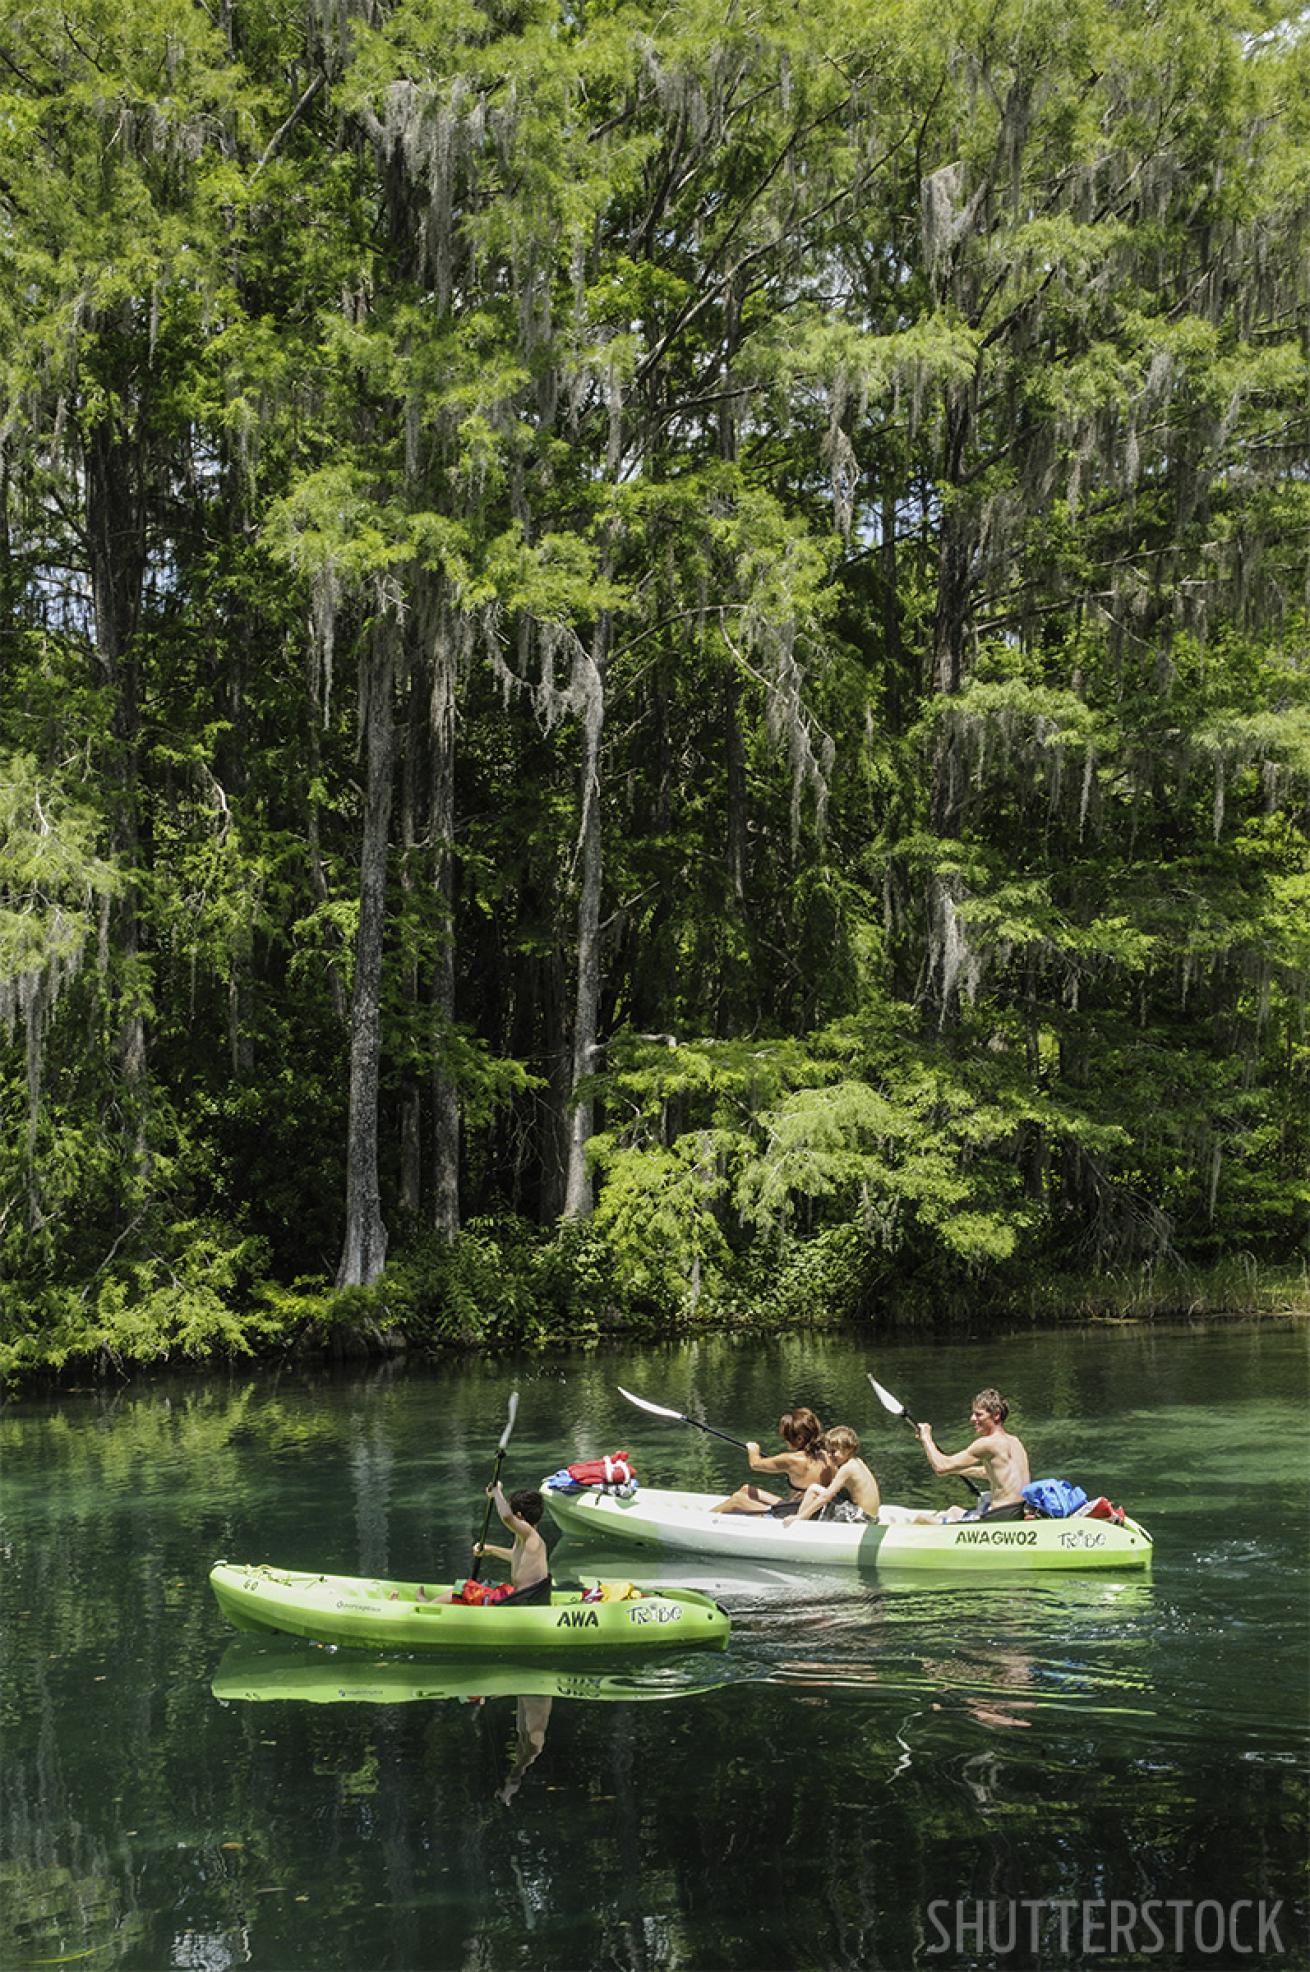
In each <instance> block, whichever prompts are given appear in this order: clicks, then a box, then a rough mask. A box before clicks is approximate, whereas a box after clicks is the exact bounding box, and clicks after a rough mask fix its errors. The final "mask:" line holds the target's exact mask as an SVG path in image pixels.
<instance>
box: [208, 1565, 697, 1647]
mask: <svg viewBox="0 0 1310 1972" xmlns="http://www.w3.org/2000/svg"><path fill="white" fill-rule="evenodd" d="M209 1582H210V1586H211V1588H212V1589H213V1591H214V1594H215V1595H216V1596H217V1598H218V1606H219V1608H220V1609H221V1610H222V1611H223V1614H224V1615H225V1616H226V1617H227V1619H228V1621H229V1622H230V1623H232V1624H234V1625H235V1626H236V1628H237V1629H239V1630H275V1631H282V1632H285V1633H286V1634H287V1635H289V1636H300V1637H308V1638H309V1639H310V1640H311V1641H312V1642H314V1643H345V1644H353V1645H356V1646H359V1647H362V1648H365V1649H373V1650H377V1649H384V1650H425V1651H426V1650H442V1651H450V1652H451V1653H463V1654H465V1655H470V1656H471V1655H473V1654H474V1653H476V1652H479V1651H488V1652H491V1653H493V1654H494V1653H503V1652H506V1651H525V1652H531V1653H533V1654H536V1653H538V1652H550V1653H552V1654H553V1653H554V1652H556V1651H570V1652H577V1651H586V1650H624V1651H628V1650H685V1649H689V1648H690V1647H691V1646H693V1645H696V1644H700V1645H708V1646H710V1647H711V1648H713V1649H716V1650H721V1649H723V1647H724V1646H725V1644H726V1643H727V1641H728V1627H729V1626H728V1617H727V1613H726V1611H724V1610H722V1609H720V1607H719V1605H718V1603H717V1602H715V1601H714V1599H713V1598H712V1597H711V1596H708V1595H701V1594H699V1593H698V1592H697V1590H695V1589H660V1590H658V1591H644V1590H643V1591H637V1590H634V1591H633V1593H632V1596H631V1598H630V1599H628V1600H624V1601H607V1602H584V1601H583V1599H582V1591H581V1590H580V1589H572V1590H569V1589H558V1590H556V1592H555V1593H554V1594H553V1595H552V1597H551V1599H550V1601H549V1602H537V1603H532V1602H525V1603H502V1604H500V1605H492V1606H491V1607H490V1608H469V1607H468V1606H466V1605H465V1604H464V1603H459V1602H439V1601H435V1600H433V1598H434V1597H437V1596H442V1595H447V1594H449V1592H450V1591H449V1587H448V1586H446V1585H443V1584H441V1583H435V1584H433V1583H425V1584H423V1588H424V1596H425V1597H426V1599H425V1600H421V1599H420V1597H419V1593H418V1590H419V1584H418V1583H415V1582H384V1581H373V1580H368V1579H365V1578H361V1577H359V1576H355V1575H312V1574H303V1573H298V1572H297V1571H295V1570H293V1569H288V1568H271V1567H269V1566H267V1565H265V1564H261V1565H259V1566H257V1567H256V1566H249V1567H243V1566H238V1565H236V1564H234V1563H231V1562H227V1561H217V1562H215V1564H214V1566H213V1567H212V1568H211V1569H210V1571H209Z"/></svg>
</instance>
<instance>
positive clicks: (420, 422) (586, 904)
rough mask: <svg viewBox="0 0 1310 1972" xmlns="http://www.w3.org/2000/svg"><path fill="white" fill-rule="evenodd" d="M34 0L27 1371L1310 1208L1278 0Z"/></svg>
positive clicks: (28, 92) (498, 1321)
mask: <svg viewBox="0 0 1310 1972" xmlns="http://www.w3.org/2000/svg"><path fill="white" fill-rule="evenodd" d="M19 32H20V41H21V46H19V45H18V44H16V45H15V46H14V47H13V48H11V49H10V50H9V51H8V59H7V62H6V64H5V65H4V68H3V73H2V74H0V431H2V432H3V434H4V437H3V452H4V458H3V470H2V471H0V509H2V511H0V519H2V520H3V527H0V597H2V599H3V602H4V605H5V624H6V629H5V631H4V632H3V636H4V645H3V649H2V650H0V732H3V734H4V748H5V750H4V753H3V756H0V1275H2V1276H3V1279H2V1283H0V1296H3V1318H2V1323H0V1349H4V1350H7V1351H9V1352H10V1353H9V1354H8V1355H7V1356H6V1357H5V1358H4V1362H5V1364H6V1365H7V1369H8V1371H13V1372H17V1371H19V1370H22V1369H23V1368H25V1367H35V1366H39V1365H41V1364H57V1363H60V1362H63V1361H69V1360H72V1359H73V1358H74V1357H86V1356H90V1357H92V1358H99V1359H102V1360H104V1361H105V1362H112V1361H114V1360H121V1361H122V1362H124V1363H127V1362H129V1361H145V1360H152V1359H155V1358H157V1357H161V1356H164V1355H173V1356H177V1355H185V1356H194V1355H198V1354H203V1353H205V1352H207V1351H214V1350H217V1351H220V1352H224V1353H238V1354H239V1353H241V1352H243V1351H244V1350H246V1349H262V1348H280V1347H300V1346H303V1347H320V1346H322V1347H345V1346H348V1345H349V1344H350V1342H351V1338H352V1337H353V1338H354V1340H355V1341H356V1342H358V1343H359V1344H360V1346H364V1345H365V1344H367V1345H368V1346H378V1347H381V1346H390V1343H389V1342H388V1341H387V1338H391V1339H392V1340H394V1339H395V1337H396V1336H398V1335H399V1334H402V1333H403V1334H404V1335H405V1336H407V1337H409V1338H410V1339H411V1340H414V1341H418V1342H422V1343H429V1344H433V1345H436V1344H441V1343H447V1342H449V1343H459V1344H463V1345H478V1346H499V1345H501V1344H507V1343H510V1342H515V1341H524V1340H528V1341H543V1340H545V1339H548V1338H551V1337H554V1336H556V1335H559V1334H565V1333H573V1334H575V1335H581V1336H584V1337H590V1336H598V1335H602V1334H606V1333H609V1332H612V1331H614V1330H615V1329H616V1328H618V1327H621V1326H622V1325H623V1324H624V1323H631V1324H636V1325H638V1326H642V1327H644V1328H646V1329H648V1330H650V1331H652V1332H654V1331H658V1330H660V1329H662V1328H666V1327H671V1326H673V1325H677V1324H689V1323H694V1322H709V1321H714V1320H733V1321H739V1320H746V1319H751V1318H758V1319H767V1320H777V1321H784V1320H787V1321H790V1320H807V1319H812V1318H814V1317H815V1315H816V1313H817V1312H818V1310H819V1309H820V1308H822V1309H824V1310H826V1311H835V1310H838V1309H840V1310H843V1311H846V1312H857V1313H866V1312H868V1311H869V1309H870V1308H871V1307H872V1306H873V1305H874V1303H875V1302H876V1301H878V1300H879V1297H883V1296H887V1297H891V1298H895V1296H897V1295H901V1296H902V1297H908V1299H909V1300H911V1301H914V1302H915V1305H920V1303H922V1305H929V1304H931V1303H932V1301H933V1299H934V1297H935V1296H938V1297H940V1298H942V1300H943V1305H944V1304H945V1302H947V1301H949V1300H950V1299H951V1297H952V1296H957V1297H958V1296H960V1295H962V1294H964V1293H965V1292H967V1293H969V1294H970V1295H977V1294H979V1293H981V1292H982V1291H984V1289H986V1290H988V1291H991V1290H995V1291H997V1292H998V1293H999V1292H1000V1291H1001V1289H1002V1288H1005V1287H1007V1283H1013V1282H1014V1281H1015V1280H1017V1279H1021V1278H1024V1277H1027V1275H1030V1274H1033V1273H1035V1272H1036V1271H1038V1270H1040V1269H1042V1268H1056V1269H1059V1270H1061V1271H1062V1275H1063V1277H1065V1278H1074V1277H1081V1276H1083V1275H1086V1276H1089V1277H1091V1278H1097V1277H1100V1278H1103V1279H1105V1280H1106V1281H1107V1282H1108V1281H1110V1280H1111V1279H1112V1278H1114V1277H1117V1276H1120V1275H1124V1274H1125V1273H1128V1272H1131V1271H1132V1270H1134V1269H1137V1268H1141V1267H1147V1268H1150V1267H1156V1268H1159V1269H1162V1270H1163V1269H1170V1270H1173V1277H1175V1278H1178V1279H1183V1278H1185V1277H1186V1270H1187V1268H1188V1267H1214V1266H1217V1265H1219V1264H1221V1263H1222V1262H1223V1261H1224V1260H1225V1258H1226V1257H1227V1256H1228V1255H1230V1254H1231V1253H1232V1252H1233V1251H1242V1252H1248V1253H1250V1254H1252V1255H1254V1256H1255V1258H1256V1261H1257V1262H1258V1264H1260V1265H1268V1266H1271V1267H1274V1268H1280V1267H1284V1266H1287V1265H1289V1264H1291V1256H1294V1255H1296V1254H1298V1253H1302V1252H1303V1251H1304V1247H1305V1243H1306V1241H1307V1238H1310V1195H1308V1193H1310V1187H1308V1186H1307V1181H1306V1171H1307V1169H1308V1168H1310V1136H1308V1135H1307V1122H1306V1118H1307V1116H1310V1083H1308V1079H1307V1075H1308V1069H1310V1058H1308V1056H1307V1051H1306V1046H1305V1037H1304V1003H1305V992H1306V984H1307V980H1308V979H1310V929H1308V927H1310V911H1308V910H1307V904H1308V903H1310V846H1308V839H1307V826H1306V815H1307V805H1306V804H1307V792H1308V790H1310V724H1308V723H1307V722H1308V720H1310V687H1308V686H1307V675H1308V674H1307V669H1306V664H1305V650H1306V630H1307V626H1306V620H1305V614H1304V597H1305V593H1306V589H1305V576H1306V552H1305V543H1306V540H1307V538H1310V493H1307V481H1306V474H1305V469H1304V468H1305V456H1306V442H1307V436H1308V426H1307V417H1306V408H1305V407H1306V402H1307V393H1306V383H1307V365H1306V347H1307V343H1306V306H1305V293H1304V283H1303V281H1302V279H1301V273H1300V270H1301V269H1302V268H1303V266H1304V264H1305V249H1306V244H1307V239H1306V214H1307V212H1308V211H1310V198H1307V189H1308V188H1310V145H1308V143H1307V136H1308V132H1307V122H1306V115H1305V108H1304V104H1305V100H1306V92H1305V86H1304V85H1305V63H1306V54H1305V50H1306V42H1305V36H1304V33H1303V31H1302V24H1301V22H1300V20H1299V17H1295V16H1294V15H1293V13H1292V12H1290V11H1288V10H1286V9H1283V10H1281V11H1280V10H1279V8H1278V7H1277V6H1275V7H1274V8H1273V9H1272V10H1269V9H1266V10H1265V11H1264V12H1263V13H1262V14H1261V15H1260V18H1259V21H1258V22H1255V23H1254V24H1253V23H1252V21H1249V20H1248V19H1247V18H1246V16H1245V15H1244V14H1242V13H1241V12H1240V11H1238V12H1232V11H1230V12H1227V13H1223V12H1219V13H1216V12H1215V11H1214V10H1205V9H1198V8H1196V7H1195V6H1194V5H1193V4H1192V0H1161V4H1160V5H1159V6H1157V7H1154V8H1152V9H1150V10H1147V11H1143V10H1140V9H1139V10H1136V11H1132V10H1129V11H1127V12H1125V11H1123V10H1119V11H1113V12H1108V11H1107V10H1106V9H1105V8H1104V7H1101V6H1099V5H1095V4H1091V0H1088V3H1087V4H1074V5H1072V6H1070V5H1063V6H1060V7H1055V6H1053V5H1051V4H1046V0H1043V4H1041V5H1038V6H1036V7H1034V6H1033V5H1032V4H1025V5H1020V4H1019V0H1000V4H999V5H996V6H989V7H988V8H985V9H981V8H975V7H970V6H958V7H955V8H952V9H948V10H946V11H942V10H941V9H936V10H933V9H931V8H924V7H920V6H911V7H909V8H906V7H900V8H888V7H884V6H882V5H881V4H876V3H875V0H862V4H861V5H860V6H857V7H855V8H854V9H852V8H851V7H849V6H846V5H842V6H837V5H835V4H832V0H821V3H820V4H819V6H818V7H817V9H815V8H811V9H809V10H807V11H805V12H804V13H803V14H798V13H797V11H796V10H795V9H794V8H792V7H788V6H783V5H781V4H780V3H779V0H765V4H763V5H761V6H758V7H755V8H754V9H752V10H751V11H750V13H749V14H748V15H738V14H731V13H725V11H724V9H723V8H722V7H712V6H706V5H704V4H702V0H678V4H677V5H676V6H675V7H673V8H672V10H669V11H666V12H664V13H662V14H661V15H659V17H658V18H657V19H652V18H649V17H648V16H647V15H646V14H643V13H640V12H637V11H634V10H632V9H630V8H627V7H625V6H623V5H617V4H616V5H606V6H603V7H601V8H600V9H598V10H596V9H592V10H589V11H587V12H585V13H579V12H578V11H577V10H568V9H565V10H563V11H561V10H560V9H559V8H558V7H552V6H550V5H548V4H540V5H537V4H534V5H533V6H531V7H528V8H526V9H520V10H519V11H518V12H517V13H514V14H512V15H511V14H508V13H505V12H503V11H502V12H496V11H495V10H492V11H490V12H489V11H488V10H487V9H485V8H483V7H471V6H465V5H455V6H451V5H444V4H443V5H436V4H434V0H398V4H396V5H394V6H391V7H390V8H388V9H386V10H382V11H381V12H375V13H373V14H371V15H370V16H369V18H368V19H367V20H365V19H363V18H358V19H352V20H351V22H350V23H349V33H348V34H347V32H346V31H345V26H344V25H343V24H342V23H341V22H329V21H328V20H327V18H326V16H324V15H323V14H322V11H321V10H317V9H310V10H309V12H308V13H306V14H303V15H296V14H293V13H288V12H276V11H274V10H270V9H269V8H268V7H267V6H265V5H263V4H262V0H254V4H253V5H251V6H247V7H245V8H243V10H242V11H241V14H240V18H239V20H238V19H236V18H235V17H234V18H233V19H231V20H229V19H228V17H227V15H226V14H224V15H223V16H222V18H221V19H220V18H218V17H217V16H214V17H211V16H210V15H209V14H207V13H206V12H205V10H203V9H199V10H192V11H191V12H189V13H185V14H179V13H178V12H177V10H176V9H169V8H165V7H164V6H162V5H161V4H160V0H95V4H94V5H91V4H86V3H84V0H79V4H78V5H75V6H74V7H73V8H72V9H71V11H70V10H69V9H68V8H66V7H55V6H54V5H53V4H51V0H29V4H26V5H25V7H24V9H23V12H22V19H21V21H20V22H19ZM384 685H385V686H386V689H387V691H389V693H390V696H389V698H388V697H387V696H386V694H385V692H384V690H383V687H384ZM384 715H385V716H384ZM365 840H368V841H370V842H371V843H372V844H373V846H374V849H375V850H376V851H377V852H378V853H377V854H376V855H375V856H374V860H373V862H372V864H371V865H370V866H369V867H368V868H367V869H366V868H365V862H366V858H365V857H364V854H363V848H362V845H363V843H364V842H365ZM384 858H385V867H384V866H383V859H384ZM370 928H371V929H370ZM372 931H378V933H379V936H380V947H381V959H380V979H379V983H378V985H377V987H376V991H374V989H373V987H372V985H371V984H370V983H369V982H370V981H371V979H372V978H373V976H374V971H375V970H378V969H379V968H374V969H373V970H370V966H369V965H367V964H365V963H363V962H359V963H357V955H359V954H360V953H361V952H362V951H363V948H364V946H363V941H365V939H366V938H367V937H368V936H370V935H372ZM361 981H364V982H365V983H364V985H363V986H361V983H360V982H361ZM593 1005H594V1013H592V1012H591V1011H589V1009H590V1008H591V1007H592V1006H593ZM589 1023H590V1024H589ZM593 1028H594V1031H592V1029H593ZM374 1032H375V1033H376V1048H375V1052H374V1054H373V1055H372V1057H371V1058H370V1059H369V1060H368V1061H367V1062H365V1063H364V1067H365V1068H366V1069H367V1070H368V1072H367V1073H360V1074H358V1075H357V1076H356V1077H355V1084H354V1086H353V1087H352V1080H351V1077H352V1063H353V1064H354V1066H355V1067H356V1068H358V1067H359V1066H360V1062H361V1059H362V1056H361V1044H360V1037H361V1035H364V1036H368V1035H369V1034H371V1033H374ZM365 1052H366V1051H365ZM575 1117H577V1118H581V1119H582V1121H583V1124H584V1125H585V1128H583V1129H580V1130H579V1131H578V1133H577V1134H578V1136H579V1138H580V1137H581V1136H582V1135H584V1134H590V1136H591V1143H590V1147H589V1152H588V1155H589V1159H590V1163H589V1170H590V1174H591V1184H592V1187H593V1189H594V1193H595V1211H594V1216H593V1217H591V1218H590V1219H588V1218H586V1216H585V1214H583V1215H582V1216H580V1217H579V1219H578V1220H577V1222H576V1223H575V1222H574V1221H572V1220H570V1221H567V1222H561V1217H560V1215H561V1211H562V1209H563V1206H564V1202H565V1196H566V1182H565V1180H566V1177H568V1176H569V1175H570V1173H569V1166H570V1160H572V1163H573V1171H572V1175H573V1177H575V1178H576V1177H577V1175H578V1172H579V1168H580V1167H579V1158H580V1154H581V1144H580V1142H579V1143H578V1144H575V1143H573V1141H572V1136H573V1120H574V1118H575ZM374 1121H376V1124H377V1128H376V1132H372V1130H371V1125H372V1123H373V1122H374ZM365 1126H368V1127H365ZM374 1134H375V1135H376V1140H377V1146H378V1150H377V1156H376V1158H375V1159H373V1164H375V1166H376V1169H375V1170H374V1169H373V1168H372V1166H370V1169H369V1171H368V1172H366V1173H365V1177H366V1179H367V1182H366V1183H365V1184H364V1185H363V1191H364V1192H365V1193H366V1194H368V1193H369V1188H370V1185H371V1184H372V1182H373V1180H374V1178H376V1189H377V1194H378V1198H379V1207H378V1210H379V1213H380V1216H381V1218H382V1219H383V1220H384V1221H385V1223H386V1225H387V1226H388V1227H389V1228H390V1232H391V1244H390V1248H389V1253H390V1266H389V1267H388V1269H387V1270H386V1272H385V1273H384V1274H383V1276H382V1278H381V1279H380V1280H379V1281H376V1282H375V1283H374V1284H373V1285H372V1286H370V1287H369V1288H367V1289H364V1290H360V1291H358V1292H354V1291H351V1292H346V1293H343V1294H336V1293H335V1291H334V1290H333V1289H331V1288H330V1287H329V1286H328V1285H327V1283H328V1281H329V1280H330V1279H331V1278H332V1276H333V1272H334V1268H335V1266H336V1256H337V1255H338V1254H339V1253H340V1252H341V1250H342V1245H343V1219H344V1217H345V1210H346V1208H345V1201H346V1198H347V1196H348V1195H349V1196H354V1195H355V1193H357V1192H358V1191H359V1190H360V1185H359V1183H358V1182H355V1184H354V1188H353V1191H352V1190H351V1188H350V1187H349V1186H348V1174H351V1175H352V1176H353V1179H354V1180H356V1181H358V1179H359V1176H360V1173H359V1170H358V1168H357V1160H356V1159H355V1152H356V1150H357V1149H358V1144H359V1141H360V1140H361V1136H362V1137H363V1138H365V1139H367V1140H368V1141H370V1142H371V1141H372V1136H373V1135H374ZM352 1160H353V1161H352ZM572 1190H573V1195H574V1206H575V1209H576V1208H577V1202H578V1198H579V1196H581V1194H580V1193H579V1191H578V1187H577V1185H576V1184H575V1185H574V1186H573V1187H572ZM585 1190H586V1185H585V1183H584V1185H583V1186H582V1191H583V1192H585ZM352 1209H356V1208H354V1207H352ZM461 1218H462V1219H463V1221H464V1225H463V1230H462V1231H458V1230H457V1222H458V1221H459V1220H460V1219H461ZM452 1235H455V1236H453V1237H452ZM288 1283H294V1285H288ZM1007 1291H1008V1288H1007ZM916 1297H918V1299H917V1300H916Z"/></svg>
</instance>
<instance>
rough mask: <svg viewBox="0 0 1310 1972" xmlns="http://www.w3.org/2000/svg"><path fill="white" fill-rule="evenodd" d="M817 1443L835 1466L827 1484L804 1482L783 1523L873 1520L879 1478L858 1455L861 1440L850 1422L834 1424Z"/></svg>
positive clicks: (877, 1502) (877, 1501)
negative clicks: (799, 1497) (799, 1498)
mask: <svg viewBox="0 0 1310 1972" xmlns="http://www.w3.org/2000/svg"><path fill="white" fill-rule="evenodd" d="M819 1444H820V1446H821V1448H822V1449H823V1451H824V1452H825V1453H826V1455H827V1457H828V1459H829V1461H830V1462H831V1463H832V1464H833V1465H834V1466H835V1467H836V1471H835V1472H834V1473H833V1475H832V1477H831V1479H829V1481H828V1482H827V1484H826V1485H823V1484H820V1483H817V1482H816V1483H815V1484H814V1485H812V1486H807V1487H806V1489H805V1496H804V1498H803V1499H802V1501H801V1503H800V1505H799V1507H798V1508H797V1509H796V1511H795V1513H792V1514H789V1515H788V1516H787V1518H786V1520H785V1521H784V1522H783V1525H784V1526H786V1527H794V1526H795V1525H796V1522H797V1521H798V1520H816V1519H817V1520H845V1521H856V1522H858V1521H861V1520H876V1519H877V1518H878V1509H879V1507H880V1506H881V1504H882V1496H881V1494H880V1493H879V1491H878V1481H877V1480H876V1479H875V1478H874V1476H873V1473H872V1472H871V1471H870V1470H869V1467H868V1466H867V1465H866V1464H865V1462H864V1460H863V1459H862V1458H861V1457H860V1441H859V1438H858V1437H857V1436H856V1434H855V1432H854V1431H852V1430H851V1427H850V1426H849V1424H834V1426H833V1427H832V1430H831V1431H825V1432H824V1434H823V1436H822V1438H821V1439H820V1440H819Z"/></svg>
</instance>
